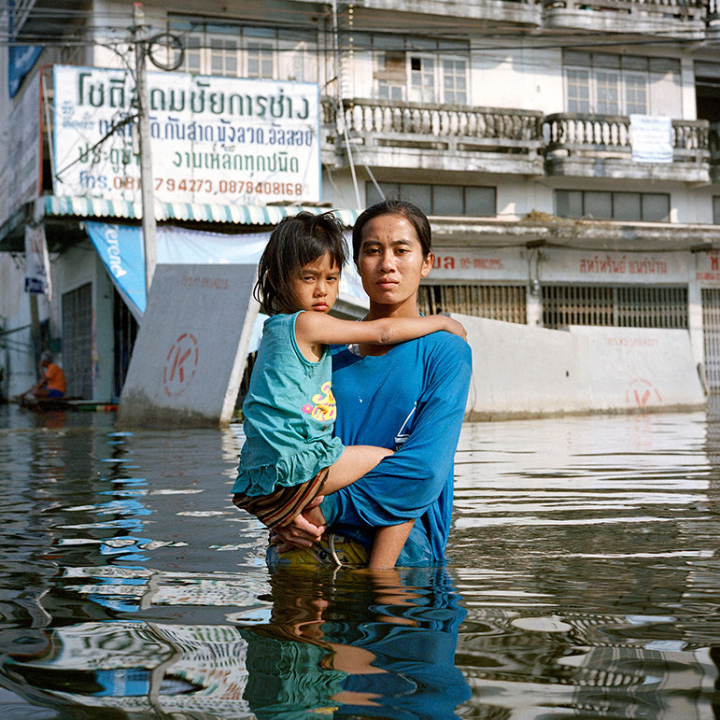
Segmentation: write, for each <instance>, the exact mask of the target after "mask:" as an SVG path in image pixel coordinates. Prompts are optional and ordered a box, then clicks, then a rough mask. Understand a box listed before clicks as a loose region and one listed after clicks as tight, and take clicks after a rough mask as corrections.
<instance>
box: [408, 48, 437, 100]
mask: <svg viewBox="0 0 720 720" xmlns="http://www.w3.org/2000/svg"><path fill="white" fill-rule="evenodd" d="M410 99H411V100H413V101H415V102H424V103H434V102H437V99H436V96H435V61H434V60H433V58H430V57H422V56H420V55H411V56H410Z"/></svg>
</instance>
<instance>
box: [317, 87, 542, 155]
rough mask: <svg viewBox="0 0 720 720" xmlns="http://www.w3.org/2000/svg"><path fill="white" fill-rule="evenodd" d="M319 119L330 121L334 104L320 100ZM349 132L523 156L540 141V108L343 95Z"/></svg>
mask: <svg viewBox="0 0 720 720" xmlns="http://www.w3.org/2000/svg"><path fill="white" fill-rule="evenodd" d="M323 111H324V121H325V123H328V124H331V125H334V124H335V120H336V108H335V105H334V104H333V103H332V101H330V100H327V101H323ZM343 111H344V119H345V124H346V127H347V131H348V134H349V136H350V138H352V139H354V141H355V142H358V141H359V142H361V143H362V144H364V145H365V147H367V148H383V147H385V148H392V147H395V148H416V149H421V150H430V151H432V150H436V151H441V152H449V153H468V152H469V153H477V152H480V153H482V152H488V153H506V154H515V155H523V156H525V157H526V158H527V157H528V156H535V155H537V154H538V151H539V150H540V148H541V146H542V113H540V112H534V111H532V110H511V109H504V108H502V109H499V108H478V107H468V106H464V105H429V104H422V103H400V102H393V101H387V100H365V99H356V100H346V101H344V104H343Z"/></svg>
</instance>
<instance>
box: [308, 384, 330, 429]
mask: <svg viewBox="0 0 720 720" xmlns="http://www.w3.org/2000/svg"><path fill="white" fill-rule="evenodd" d="M312 401H313V403H315V404H314V405H310V404H307V405H304V406H303V412H305V413H307V414H308V415H312V416H313V417H314V418H315V420H319V421H320V422H332V421H333V420H335V418H336V417H337V408H336V407H335V396H334V395H333V393H332V383H331V382H330V381H329V380H328V382H326V383H323V384H322V385H321V387H320V392H319V393H318V394H317V395H313V396H312Z"/></svg>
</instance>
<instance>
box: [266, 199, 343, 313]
mask: <svg viewBox="0 0 720 720" xmlns="http://www.w3.org/2000/svg"><path fill="white" fill-rule="evenodd" d="M325 253H329V255H330V259H331V260H332V261H333V262H334V263H335V265H337V267H338V270H339V271H341V270H342V268H343V266H344V265H345V261H346V259H347V252H346V249H345V237H344V235H343V227H342V225H341V224H340V222H339V221H338V220H337V219H336V217H335V216H334V215H333V214H332V213H329V212H327V213H323V214H322V215H313V214H312V213H309V212H299V213H298V214H297V215H292V216H290V217H286V218H283V219H282V220H281V221H280V223H279V224H278V225H277V227H276V228H275V229H274V230H273V231H272V234H271V235H270V240H268V244H267V245H266V246H265V250H264V252H263V254H262V257H261V258H260V264H259V265H258V280H257V282H256V283H255V289H254V291H253V295H254V297H255V299H256V300H257V301H258V302H259V303H260V304H261V305H262V306H263V310H264V311H265V312H266V313H267V314H268V315H277V314H279V313H292V312H296V311H297V310H298V307H297V298H296V296H295V292H294V291H293V287H292V282H293V280H294V279H295V278H296V277H297V276H298V273H299V272H300V270H301V269H302V268H303V267H304V266H305V265H308V264H309V263H313V262H315V261H316V260H317V259H318V258H319V257H322V256H323V255H325Z"/></svg>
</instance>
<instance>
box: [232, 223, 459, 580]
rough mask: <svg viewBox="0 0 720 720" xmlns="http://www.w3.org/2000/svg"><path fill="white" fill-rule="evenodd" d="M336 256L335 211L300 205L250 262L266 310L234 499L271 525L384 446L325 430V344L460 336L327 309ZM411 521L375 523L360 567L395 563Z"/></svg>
mask: <svg viewBox="0 0 720 720" xmlns="http://www.w3.org/2000/svg"><path fill="white" fill-rule="evenodd" d="M345 257H346V252H345V241H344V237H343V232H342V226H341V225H340V224H339V223H338V221H337V220H336V219H335V217H334V216H333V215H332V214H331V213H325V214H323V215H319V216H316V215H313V214H311V213H307V212H301V213H299V214H298V215H295V216H294V217H287V218H284V219H283V220H282V222H281V223H280V224H279V225H278V226H277V227H276V228H275V230H274V231H273V233H272V235H271V236H270V240H269V242H268V244H267V247H266V248H265V251H264V253H263V255H262V257H261V259H260V264H259V266H258V280H257V284H256V285H255V297H256V299H257V300H258V302H260V303H261V305H262V306H263V309H264V311H265V312H266V313H267V314H268V315H269V316H270V317H269V318H268V319H267V320H266V321H265V325H264V328H263V337H262V340H261V342H260V348H259V350H258V354H257V360H256V362H255V367H254V369H253V373H252V377H251V379H250V388H249V391H248V394H247V397H246V399H245V402H244V404H243V412H244V414H245V422H244V426H243V427H244V430H245V438H246V440H245V444H244V445H243V448H242V452H241V455H240V465H239V468H238V476H237V480H236V481H235V484H234V486H233V502H234V503H235V505H237V507H239V508H242V509H244V510H247V511H248V512H250V513H252V514H253V515H255V516H256V517H257V518H258V519H259V520H260V521H261V522H262V523H264V524H265V525H267V526H268V527H270V528H274V527H281V526H283V525H287V524H288V523H290V522H291V521H292V520H293V519H294V518H295V517H297V516H298V515H300V513H301V512H302V511H303V510H304V509H305V508H306V507H307V506H308V505H309V504H310V503H311V502H312V501H313V499H315V497H316V496H318V495H321V494H322V495H329V494H330V493H333V492H336V491H337V490H340V489H341V488H343V487H346V486H347V485H350V484H351V483H353V482H355V481H356V480H358V479H359V478H361V477H362V476H363V475H365V474H366V473H367V472H369V471H370V470H371V469H372V468H373V467H375V466H376V465H377V464H378V463H379V462H380V461H381V460H382V459H383V458H384V457H386V456H388V455H391V454H392V451H391V450H388V449H387V448H381V447H371V446H367V445H358V446H351V447H343V445H342V443H341V442H340V440H339V439H338V438H335V437H333V434H332V431H333V424H334V420H335V414H336V408H335V399H334V397H333V394H332V389H331V374H332V361H331V357H330V352H329V349H328V345H347V344H354V343H359V344H364V343H369V344H374V345H382V344H394V343H399V342H403V341H405V340H411V339H414V338H418V337H421V336H423V335H429V334H430V333H433V332H438V331H440V330H446V331H448V332H452V333H455V334H456V335H460V336H462V337H465V329H464V328H463V326H462V325H461V324H460V323H458V322H457V321H455V320H452V319H451V318H448V317H445V316H442V315H433V316H430V317H419V318H392V319H388V318H384V319H381V320H372V321H367V322H357V321H354V320H353V321H349V320H339V319H337V318H334V317H331V316H330V315H328V313H329V311H330V310H331V309H332V307H333V305H334V303H335V300H336V298H337V293H338V284H339V281H340V272H341V269H342V267H343V265H344V264H345ZM301 521H302V520H301ZM412 523H413V521H407V522H405V523H403V524H401V525H394V526H390V527H382V528H378V529H377V531H376V533H375V540H374V543H373V548H372V551H371V553H370V561H369V567H371V568H382V567H392V566H394V565H395V562H396V561H397V558H398V556H399V554H400V551H401V550H402V547H403V545H404V544H405V540H407V536H408V535H409V533H410V530H411V529H412Z"/></svg>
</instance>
